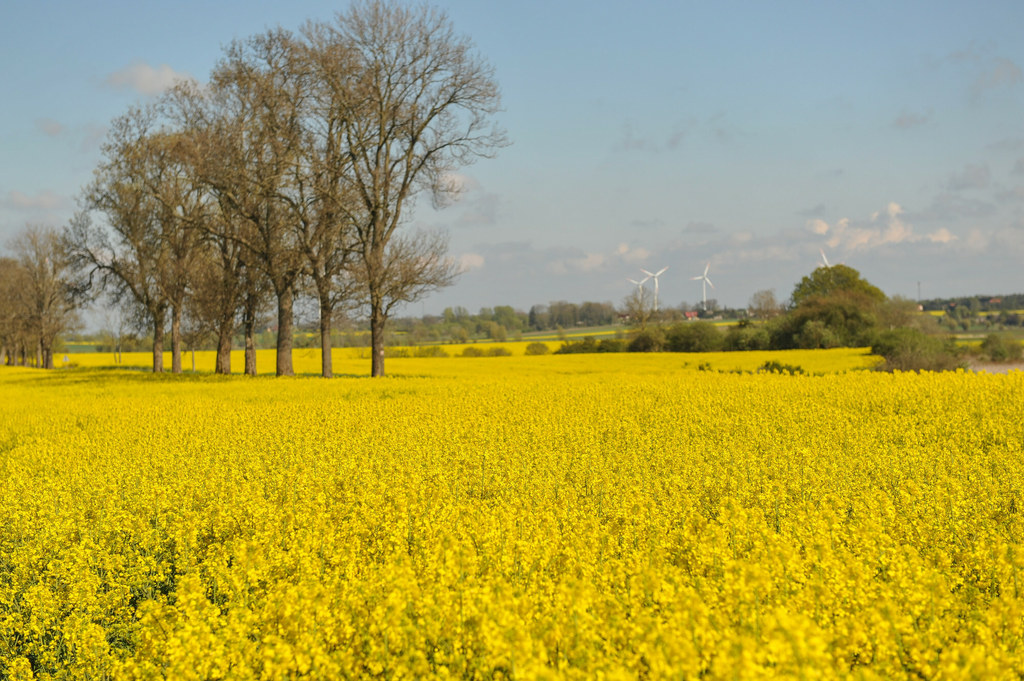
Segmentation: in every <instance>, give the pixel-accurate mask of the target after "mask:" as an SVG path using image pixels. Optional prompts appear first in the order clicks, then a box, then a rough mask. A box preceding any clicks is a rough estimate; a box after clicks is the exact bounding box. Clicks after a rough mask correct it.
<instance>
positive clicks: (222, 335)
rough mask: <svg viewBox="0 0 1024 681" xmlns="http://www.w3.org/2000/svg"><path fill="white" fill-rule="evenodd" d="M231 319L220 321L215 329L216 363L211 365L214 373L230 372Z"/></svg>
mask: <svg viewBox="0 0 1024 681" xmlns="http://www.w3.org/2000/svg"><path fill="white" fill-rule="evenodd" d="M231 326H232V324H231V320H228V321H227V322H226V323H221V325H220V328H219V329H218V330H217V363H216V364H215V365H214V367H213V373H215V374H230V373H231Z"/></svg>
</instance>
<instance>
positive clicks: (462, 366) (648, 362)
mask: <svg viewBox="0 0 1024 681" xmlns="http://www.w3.org/2000/svg"><path fill="white" fill-rule="evenodd" d="M545 344H546V345H547V346H548V347H549V348H550V349H551V350H554V349H556V348H558V347H559V346H560V345H561V343H560V342H553V341H546V342H545ZM526 345H527V343H525V342H520V343H514V342H509V343H466V344H460V345H441V346H437V347H439V348H440V349H441V350H443V351H444V352H447V353H448V354H449V355H450V357H425V358H418V357H390V358H388V359H386V368H387V371H388V373H391V374H395V375H434V374H450V373H452V372H455V373H463V372H465V371H469V372H474V371H480V370H481V366H483V365H486V364H490V365H492V367H493V369H494V370H496V371H513V370H514V371H531V372H532V371H540V372H554V373H558V372H559V370H560V367H563V366H572V367H575V366H579V365H580V364H581V363H593V364H595V366H600V367H602V370H614V371H622V372H627V373H628V372H630V371H636V370H640V371H642V370H644V368H646V367H651V368H653V370H657V369H658V368H662V369H671V370H676V369H688V370H693V371H696V370H698V369H700V368H702V367H703V368H706V369H711V370H717V371H756V370H757V368H758V367H760V366H762V365H764V364H765V362H770V361H774V362H778V363H780V364H786V365H790V366H798V367H801V368H802V369H803V370H804V371H806V372H808V373H816V374H824V373H838V372H844V371H852V370H857V369H866V368H870V367H872V366H874V365H875V364H877V363H878V362H879V358H878V357H876V356H873V355H871V354H870V352H869V350H868V349H867V348H835V349H832V350H765V351H755V352H702V353H652V354H643V353H605V354H599V355H580V356H573V355H557V356H555V355H542V356H527V355H525V349H526ZM495 347H500V348H505V349H506V350H508V351H509V352H510V353H511V356H509V357H474V358H463V357H458V355H459V354H461V353H462V352H463V351H464V350H465V349H466V348H477V349H481V350H486V349H490V348H495ZM421 349H422V346H420V347H418V348H417V347H410V348H390V349H389V350H390V351H391V352H392V353H415V352H416V351H417V350H421ZM67 356H68V359H69V364H70V365H71V366H78V367H91V368H99V367H110V368H116V367H118V366H120V367H121V368H135V369H147V368H150V367H152V361H153V360H152V355H151V354H150V353H148V352H126V353H124V354H123V364H121V365H116V364H114V356H113V354H111V353H99V352H85V353H68V355H67ZM577 357H582V358H584V359H578V358H577ZM62 359H63V356H58V357H57V365H58V367H59V366H60V365H61V363H62ZM215 360H216V353H215V352H213V351H212V350H208V351H200V352H196V353H195V363H196V371H199V372H212V371H213V368H214V362H215ZM332 360H333V363H334V372H335V373H336V374H339V375H344V374H348V375H364V374H366V373H368V372H369V365H370V349H369V348H339V349H336V350H334V352H333V353H332ZM244 361H245V358H244V353H243V352H242V351H241V350H236V351H234V352H232V353H231V368H232V371H233V373H242V371H243V369H244V366H245V365H244ZM292 361H293V363H294V367H295V372H296V373H298V374H318V373H319V372H320V351H319V350H317V349H310V348H305V349H299V350H295V351H294V353H293V356H292ZM170 365H171V354H170V353H169V352H165V353H164V366H165V368H167V369H169V368H170ZM182 366H183V368H184V370H185V371H191V369H192V353H186V354H184V355H183V356H182ZM256 368H257V370H258V372H259V373H261V374H273V373H274V371H275V368H276V354H275V351H274V350H257V352H256Z"/></svg>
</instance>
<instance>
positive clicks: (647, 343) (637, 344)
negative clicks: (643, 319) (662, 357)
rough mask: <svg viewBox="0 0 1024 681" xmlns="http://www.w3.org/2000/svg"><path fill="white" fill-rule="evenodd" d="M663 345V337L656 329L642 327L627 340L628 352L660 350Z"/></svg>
mask: <svg viewBox="0 0 1024 681" xmlns="http://www.w3.org/2000/svg"><path fill="white" fill-rule="evenodd" d="M664 346H665V337H664V335H663V334H661V333H660V331H658V330H656V329H644V330H643V331H641V332H639V333H638V334H636V335H635V336H634V337H633V340H631V341H629V345H628V346H626V347H627V349H628V350H629V351H630V352H660V351H661V350H662V348H664Z"/></svg>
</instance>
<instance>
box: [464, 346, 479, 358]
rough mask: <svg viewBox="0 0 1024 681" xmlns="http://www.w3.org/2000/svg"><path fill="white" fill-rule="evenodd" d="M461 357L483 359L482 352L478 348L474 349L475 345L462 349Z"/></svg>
mask: <svg viewBox="0 0 1024 681" xmlns="http://www.w3.org/2000/svg"><path fill="white" fill-rule="evenodd" d="M461 356H462V357H483V356H484V351H483V350H481V349H480V348H478V347H476V346H475V345H470V346H469V347H466V348H463V349H462V355H461Z"/></svg>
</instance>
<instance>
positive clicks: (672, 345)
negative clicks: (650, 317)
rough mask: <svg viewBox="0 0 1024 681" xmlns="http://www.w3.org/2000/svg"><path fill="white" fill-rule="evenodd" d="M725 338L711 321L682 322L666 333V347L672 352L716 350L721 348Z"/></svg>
mask: <svg viewBox="0 0 1024 681" xmlns="http://www.w3.org/2000/svg"><path fill="white" fill-rule="evenodd" d="M724 341H725V338H724V336H723V334H722V332H721V331H719V330H718V327H716V326H715V325H714V324H712V323H711V322H701V321H696V322H680V323H678V324H673V325H672V326H671V327H669V329H668V331H667V332H666V334H665V349H666V350H669V351H671V352H714V351H716V350H721V349H722V345H723V344H724Z"/></svg>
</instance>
